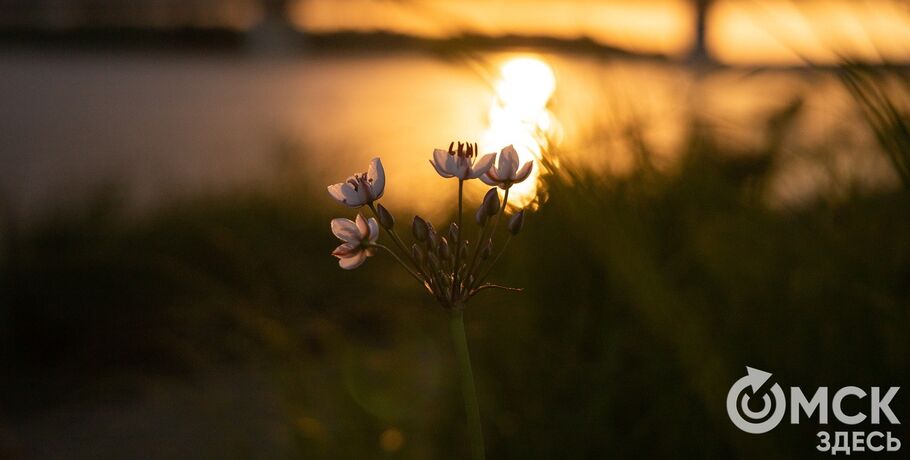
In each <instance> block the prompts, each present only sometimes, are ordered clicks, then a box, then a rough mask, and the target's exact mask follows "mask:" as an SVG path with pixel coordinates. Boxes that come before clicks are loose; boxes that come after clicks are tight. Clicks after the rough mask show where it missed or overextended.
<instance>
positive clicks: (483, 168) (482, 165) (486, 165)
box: [468, 153, 496, 179]
mask: <svg viewBox="0 0 910 460" xmlns="http://www.w3.org/2000/svg"><path fill="white" fill-rule="evenodd" d="M494 158H496V154H494V153H488V154H486V155H484V156H482V157H480V158H479V159H478V160H477V162H476V163H474V168H473V169H472V170H471V175H470V176H469V177H468V178H469V179H477V178H478V177H480V176H482V175H484V174H486V173H487V171H489V170H490V167H491V166H493V159H494Z"/></svg>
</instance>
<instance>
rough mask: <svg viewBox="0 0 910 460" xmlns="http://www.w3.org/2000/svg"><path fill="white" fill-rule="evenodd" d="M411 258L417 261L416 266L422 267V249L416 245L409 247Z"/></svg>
mask: <svg viewBox="0 0 910 460" xmlns="http://www.w3.org/2000/svg"><path fill="white" fill-rule="evenodd" d="M411 257H413V258H414V260H415V261H417V265H423V249H422V248H421V247H420V246H418V245H417V243H414V245H413V246H411Z"/></svg>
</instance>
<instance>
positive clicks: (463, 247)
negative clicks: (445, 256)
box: [458, 241, 468, 260]
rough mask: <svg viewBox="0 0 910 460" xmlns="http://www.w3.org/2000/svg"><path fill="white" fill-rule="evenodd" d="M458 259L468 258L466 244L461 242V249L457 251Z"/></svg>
mask: <svg viewBox="0 0 910 460" xmlns="http://www.w3.org/2000/svg"><path fill="white" fill-rule="evenodd" d="M458 257H459V258H460V259H461V260H467V258H468V242H467V241H462V242H461V248H460V249H459V250H458Z"/></svg>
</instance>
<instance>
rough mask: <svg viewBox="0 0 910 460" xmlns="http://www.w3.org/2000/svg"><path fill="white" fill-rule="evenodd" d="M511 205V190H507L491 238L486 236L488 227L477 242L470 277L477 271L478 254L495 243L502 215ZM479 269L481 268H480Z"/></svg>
mask: <svg viewBox="0 0 910 460" xmlns="http://www.w3.org/2000/svg"><path fill="white" fill-rule="evenodd" d="M508 204H509V189H506V193H505V194H504V195H503V200H502V206H501V207H500V208H499V213H498V214H496V222H494V223H493V228H492V230H490V235H489V237H487V236H485V235H486V233H485V232H486V227H484V229H483V231H482V232H481V239H479V240H477V247H476V248H474V255H473V256H471V264H470V265H469V266H468V275H470V274H472V273H473V272H474V269H475V263H476V262H477V254H479V253H480V251H481V250H483V247H484V246H486V244H487V243H488V242H490V241H493V235H495V234H496V227H498V226H499V221H500V220H501V219H502V214H503V213H504V212H505V210H506V206H508ZM478 268H479V267H478Z"/></svg>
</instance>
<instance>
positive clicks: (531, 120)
mask: <svg viewBox="0 0 910 460" xmlns="http://www.w3.org/2000/svg"><path fill="white" fill-rule="evenodd" d="M494 88H495V96H494V97H493V101H492V103H491V105H490V111H489V113H488V123H489V126H488V128H487V130H486V131H485V132H484V134H483V136H482V138H481V150H482V151H496V150H499V149H501V148H502V147H504V146H506V145H509V144H512V145H514V146H515V149H516V150H517V151H518V155H519V157H520V158H521V161H522V163H524V162H525V161H529V160H535V165H534V169H533V170H532V172H531V176H530V177H529V178H528V179H527V180H526V181H524V182H522V183H520V184H516V185H514V186H513V187H512V190H511V192H510V195H509V202H510V203H511V204H512V206H513V207H517V208H522V207H532V208H535V207H536V206H537V205H538V203H539V199H538V198H539V192H540V190H539V186H540V184H539V178H540V173H541V167H542V162H541V160H542V159H543V153H544V152H546V151H547V150H548V148H549V147H550V142H551V140H552V138H553V136H554V134H555V133H556V132H557V131H558V123H557V120H556V119H555V118H554V117H553V114H552V112H550V110H549V108H548V106H549V104H550V99H551V98H552V97H553V92H554V91H555V90H556V76H555V74H554V73H553V69H552V68H551V67H550V66H549V65H548V64H547V63H546V62H544V61H543V60H541V59H540V58H538V57H534V56H517V57H512V58H510V59H507V60H506V61H504V62H503V63H502V64H501V65H500V67H499V79H498V80H497V81H496V82H495V86H494Z"/></svg>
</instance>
